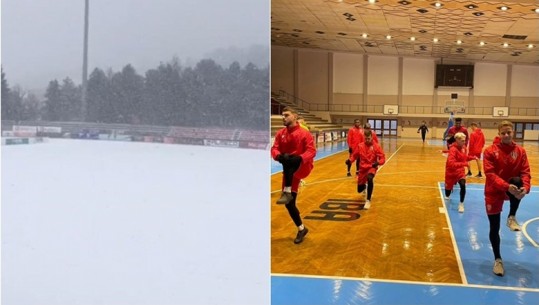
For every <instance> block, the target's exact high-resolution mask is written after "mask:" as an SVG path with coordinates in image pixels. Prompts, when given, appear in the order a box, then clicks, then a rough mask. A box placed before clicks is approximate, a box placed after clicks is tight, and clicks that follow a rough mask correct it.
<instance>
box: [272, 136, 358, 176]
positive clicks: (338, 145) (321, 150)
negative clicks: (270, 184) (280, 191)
mask: <svg viewBox="0 0 539 305" xmlns="http://www.w3.org/2000/svg"><path fill="white" fill-rule="evenodd" d="M343 150H348V144H347V143H346V141H339V142H331V143H326V144H322V145H319V146H318V147H317V148H316V157H315V158H314V160H315V161H316V160H320V159H323V158H325V157H328V156H331V155H334V154H337V153H339V152H341V151H343ZM343 162H344V160H343ZM282 170H283V166H282V165H281V163H279V162H277V161H275V160H273V159H272V160H271V174H275V173H278V172H281V171H282Z"/></svg>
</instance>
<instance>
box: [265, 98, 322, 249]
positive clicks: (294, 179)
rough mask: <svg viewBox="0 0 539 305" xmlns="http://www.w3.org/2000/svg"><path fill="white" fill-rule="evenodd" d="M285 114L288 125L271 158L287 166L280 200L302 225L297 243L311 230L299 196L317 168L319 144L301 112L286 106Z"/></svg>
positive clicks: (286, 124)
mask: <svg viewBox="0 0 539 305" xmlns="http://www.w3.org/2000/svg"><path fill="white" fill-rule="evenodd" d="M282 115H283V124H284V125H285V126H286V127H285V128H283V129H281V130H279V131H278V132H277V134H276V135H275V140H274V142H273V146H272V147H271V157H272V158H273V159H274V160H276V161H278V162H280V163H281V164H282V165H283V184H282V186H283V192H282V194H281V198H279V200H277V203H278V204H285V206H286V209H287V210H288V214H290V217H291V218H292V220H293V221H294V223H295V225H296V226H297V227H298V234H297V236H296V239H295V240H294V243H296V244H299V243H301V242H302V241H303V237H305V235H306V234H307V232H308V231H309V230H308V229H307V228H306V227H305V226H304V225H303V222H302V220H301V216H300V212H299V210H298V208H297V206H296V198H297V196H298V188H299V184H300V180H301V179H303V178H306V177H307V176H308V175H309V174H310V173H311V171H312V169H313V167H314V157H315V155H316V147H315V145H314V139H313V136H312V135H311V133H310V132H309V131H307V130H306V129H304V128H302V127H301V126H300V124H299V123H298V122H297V116H298V113H297V111H295V110H294V109H292V108H290V107H285V108H284V109H283V112H282Z"/></svg>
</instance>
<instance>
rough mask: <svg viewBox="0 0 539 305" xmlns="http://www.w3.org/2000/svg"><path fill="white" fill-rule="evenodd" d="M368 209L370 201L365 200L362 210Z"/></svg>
mask: <svg viewBox="0 0 539 305" xmlns="http://www.w3.org/2000/svg"><path fill="white" fill-rule="evenodd" d="M370 207H371V201H370V200H366V201H365V205H364V206H363V209H364V210H368V209H369V208H370Z"/></svg>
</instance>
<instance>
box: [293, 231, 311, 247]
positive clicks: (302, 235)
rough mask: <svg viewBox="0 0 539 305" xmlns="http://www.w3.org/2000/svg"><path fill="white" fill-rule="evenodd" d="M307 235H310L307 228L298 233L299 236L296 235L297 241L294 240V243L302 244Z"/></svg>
mask: <svg viewBox="0 0 539 305" xmlns="http://www.w3.org/2000/svg"><path fill="white" fill-rule="evenodd" d="M307 233H309V229H307V227H305V228H304V229H303V230H301V231H298V235H296V239H294V243H295V244H300V243H301V242H302V241H303V238H304V237H305V235H307Z"/></svg>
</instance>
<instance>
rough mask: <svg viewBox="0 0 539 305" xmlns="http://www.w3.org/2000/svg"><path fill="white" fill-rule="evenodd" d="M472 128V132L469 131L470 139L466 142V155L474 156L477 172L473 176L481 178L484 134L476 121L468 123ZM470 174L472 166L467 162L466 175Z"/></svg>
mask: <svg viewBox="0 0 539 305" xmlns="http://www.w3.org/2000/svg"><path fill="white" fill-rule="evenodd" d="M470 127H471V128H472V133H470V141H469V142H468V155H470V156H473V157H476V158H477V159H475V161H476V162H477V170H478V171H479V174H477V176H475V177H476V178H482V177H483V175H481V153H482V152H483V147H484V146H485V135H484V134H483V131H482V130H481V128H479V127H477V124H476V123H472V124H470ZM471 175H472V168H471V166H470V163H469V162H468V176H471Z"/></svg>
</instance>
